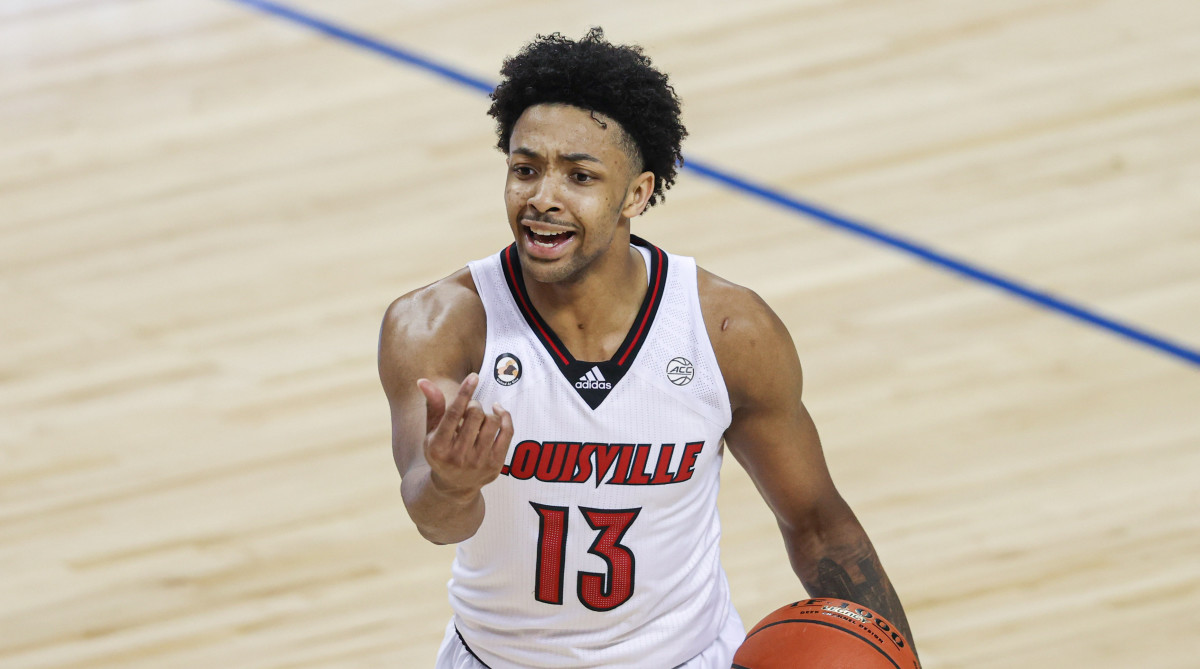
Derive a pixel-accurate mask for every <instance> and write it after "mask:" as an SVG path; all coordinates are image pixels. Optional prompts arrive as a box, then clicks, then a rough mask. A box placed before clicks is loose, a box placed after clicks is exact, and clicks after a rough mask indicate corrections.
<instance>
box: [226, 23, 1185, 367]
mask: <svg viewBox="0 0 1200 669" xmlns="http://www.w3.org/2000/svg"><path fill="white" fill-rule="evenodd" d="M228 1H229V2H234V3H237V4H241V5H245V6H248V7H251V8H254V9H257V10H259V11H262V12H264V13H266V14H270V15H272V16H276V17H279V18H282V19H285V20H288V21H291V22H293V23H297V24H300V25H303V26H306V27H308V28H311V29H313V30H315V31H317V32H319V33H322V34H325V35H327V36H329V37H332V38H334V39H338V40H341V41H343V42H347V43H349V44H353V45H355V46H357V47H360V48H362V49H365V50H367V51H371V52H374V53H377V54H379V55H381V56H384V57H387V58H391V59H392V60H396V61H400V62H402V63H406V64H408V65H411V66H413V67H416V68H419V69H422V70H425V71H426V72H430V73H432V74H436V75H438V76H440V77H442V78H444V79H448V80H450V81H453V82H455V83H457V84H460V85H462V86H466V87H467V88H470V89H472V90H475V91H478V92H480V93H484V94H488V93H491V92H492V89H493V88H494V86H495V84H493V83H491V82H488V81H486V80H484V79H480V78H478V77H474V76H471V75H469V74H467V73H465V72H462V71H461V70H458V69H456V68H454V67H452V66H450V65H446V64H443V63H439V62H437V61H435V60H433V59H431V58H427V57H425V56H422V55H420V54H418V53H416V52H414V51H411V50H409V49H405V48H403V47H400V46H396V45H394V44H389V43H387V42H384V41H383V40H381V39H377V38H374V37H371V36H369V35H366V34H364V33H362V32H358V31H355V30H350V29H348V28H343V27H341V26H339V25H337V24H335V23H333V22H331V21H328V20H325V19H322V18H319V17H317V16H315V15H313V14H309V13H306V12H301V11H298V10H296V9H292V8H291V7H288V6H286V5H282V4H279V3H276V2H270V1H269V0H228ZM683 170H684V171H685V172H693V173H695V174H697V175H698V176H701V177H704V178H706V179H709V180H710V181H714V182H716V183H718V184H721V185H723V186H725V187H727V188H730V189H732V190H735V191H739V192H741V193H743V194H745V195H749V196H752V197H754V198H756V199H758V200H761V201H764V202H767V203H769V204H773V205H775V206H778V207H782V208H783V209H786V210H789V211H792V212H795V213H798V214H801V215H803V216H805V217H808V218H811V219H814V220H816V221H819V222H821V223H824V224H826V225H828V226H831V227H834V228H837V229H839V230H842V231H844V232H848V233H851V234H854V235H857V236H859V237H862V238H864V239H868V240H871V241H873V242H876V243H878V244H882V245H884V246H887V247H890V248H892V249H895V250H897V251H901V252H904V253H906V254H908V255H911V256H914V257H916V258H918V259H919V260H922V261H924V262H927V263H929V264H932V265H934V266H936V267H938V268H939V269H942V270H945V271H948V272H950V273H952V274H957V275H959V276H961V277H964V278H967V279H970V280H973V281H976V282H979V283H982V284H984V285H987V286H991V287H992V288H994V289H997V290H1000V291H1002V292H1005V293H1008V294H1010V295H1012V296H1014V297H1017V298H1020V299H1022V300H1025V301H1026V302H1030V303H1032V304H1034V305H1036V306H1039V307H1042V308H1044V309H1047V310H1050V311H1054V312H1058V313H1060V314H1062V315H1064V316H1068V317H1070V318H1073V319H1075V320H1078V321H1081V322H1083V323H1086V324H1088V325H1092V326H1094V327H1097V328H1100V329H1102V330H1107V331H1108V332H1110V333H1112V334H1115V335H1118V336H1120V337H1124V338H1126V339H1128V340H1130V341H1133V342H1135V343H1138V344H1142V345H1145V346H1148V347H1150V348H1153V349H1155V350H1157V351H1159V352H1161V353H1165V354H1167V355H1170V356H1173V357H1176V358H1179V359H1180V360H1183V361H1184V362H1188V363H1191V364H1193V365H1195V366H1197V367H1200V350H1197V349H1192V348H1189V347H1188V346H1186V345H1184V344H1181V343H1176V342H1174V341H1171V340H1170V339H1167V338H1166V337H1163V336H1160V335H1156V334H1153V333H1151V332H1149V331H1147V330H1144V329H1142V328H1139V327H1136V326H1133V325H1129V324H1126V323H1122V322H1120V321H1118V320H1116V319H1113V318H1110V317H1108V316H1104V315H1103V314H1100V313H1099V312H1097V311H1096V310H1094V309H1090V308H1088V307H1085V306H1083V305H1082V304H1078V303H1075V302H1071V301H1069V300H1066V299H1064V298H1061V297H1057V296H1055V295H1053V294H1051V293H1049V292H1047V291H1044V290H1039V289H1037V288H1034V287H1032V286H1030V285H1027V284H1024V283H1022V282H1020V281H1017V280H1016V279H1012V278H1009V277H1005V276H1003V275H1001V274H999V273H997V272H994V271H991V270H987V269H984V268H982V267H980V266H977V265H973V264H971V263H968V262H966V261H963V260H959V259H957V258H955V257H953V256H951V255H949V254H946V253H942V252H940V251H937V250H935V249H933V248H932V247H929V246H926V245H923V244H919V243H917V242H915V241H912V240H909V239H905V238H904V237H901V236H899V235H895V234H892V233H889V232H886V231H884V230H882V229H880V228H878V227H876V226H873V225H869V224H867V223H865V222H863V221H858V220H854V219H852V218H849V217H846V216H842V215H840V214H837V213H835V212H833V211H831V210H829V209H826V208H824V207H821V206H818V205H816V204H813V203H811V202H806V201H804V200H802V199H800V198H798V197H795V196H792V195H789V194H787V193H785V192H783V191H781V190H777V189H774V188H771V187H770V186H766V185H762V184H759V183H756V182H754V181H751V180H750V179H748V178H745V177H741V176H738V175H736V174H734V173H732V172H730V171H728V170H724V169H721V168H719V167H717V166H715V165H713V164H711V163H708V162H705V161H700V160H696V159H695V158H692V157H691V156H687V157H685V162H684V165H683Z"/></svg>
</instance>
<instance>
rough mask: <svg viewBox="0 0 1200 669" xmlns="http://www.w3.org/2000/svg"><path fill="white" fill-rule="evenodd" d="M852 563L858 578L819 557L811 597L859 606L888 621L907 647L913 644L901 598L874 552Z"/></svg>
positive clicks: (841, 566) (837, 564)
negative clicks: (832, 599)
mask: <svg viewBox="0 0 1200 669" xmlns="http://www.w3.org/2000/svg"><path fill="white" fill-rule="evenodd" d="M847 562H849V560H847ZM852 564H853V565H854V567H855V571H857V572H858V573H859V574H861V577H860V578H857V579H856V578H854V577H852V576H851V575H850V572H849V571H848V570H847V569H846V567H845V566H844V565H842V564H840V563H838V562H837V561H835V560H834V559H833V558H830V557H823V558H821V560H820V561H819V562H818V563H817V580H816V582H815V583H813V584H812V585H813V587H812V588H811V589H810V590H811V592H812V595H813V596H814V597H829V598H842V599H846V600H848V601H851V602H854V603H856V604H862V605H863V606H866V607H867V608H869V609H872V610H874V611H876V612H877V613H879V614H880V615H881V616H883V617H884V618H887V619H888V620H889V621H891V622H892V623H893V624H894V625H895V626H896V628H897V629H898V630H899V631H900V633H901V634H903V635H904V638H906V639H908V642H909V644H912V631H911V630H909V627H908V619H907V618H906V617H905V616H904V609H903V608H902V607H901V606H900V598H899V597H898V596H897V595H896V590H895V588H893V587H892V582H891V581H889V580H888V577H887V575H886V574H884V573H883V567H882V566H881V565H880V564H879V558H877V557H876V556H875V552H874V551H873V550H872V551H870V553H869V554H868V555H865V556H863V557H861V558H860V559H859V560H858V561H857V563H852ZM913 647H914V648H915V647H916V646H915V645H914V646H913Z"/></svg>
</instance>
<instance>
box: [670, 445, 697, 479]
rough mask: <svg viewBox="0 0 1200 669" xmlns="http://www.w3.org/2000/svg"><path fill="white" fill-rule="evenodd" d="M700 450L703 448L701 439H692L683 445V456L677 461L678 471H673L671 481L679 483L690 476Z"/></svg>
mask: <svg viewBox="0 0 1200 669" xmlns="http://www.w3.org/2000/svg"><path fill="white" fill-rule="evenodd" d="M702 450H704V442H703V441H693V442H691V443H689V444H687V445H686V446H684V447H683V458H682V459H680V461H679V471H678V472H676V473H675V479H674V480H672V481H671V483H679V482H680V481H686V480H688V479H690V478H692V473H693V471H694V470H695V469H696V458H698V457H700V451H702Z"/></svg>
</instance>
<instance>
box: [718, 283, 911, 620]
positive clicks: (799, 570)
mask: <svg viewBox="0 0 1200 669" xmlns="http://www.w3.org/2000/svg"><path fill="white" fill-rule="evenodd" d="M700 296H701V305H702V308H703V311H704V316H705V323H706V326H707V329H708V333H709V338H710V339H711V340H712V342H713V347H714V349H715V350H716V353H717V359H718V362H719V364H720V367H721V373H722V375H723V376H724V377H725V383H726V386H727V387H728V389H729V394H730V401H731V403H732V405H733V422H732V423H731V424H730V427H729V429H728V431H727V432H726V434H725V441H726V444H727V445H728V447H729V451H730V453H732V454H733V456H734V458H736V459H737V461H738V462H739V463H740V464H741V465H742V466H743V467H744V468H745V469H746V471H747V472H748V473H749V475H750V478H751V480H753V481H754V485H755V486H756V487H757V488H758V490H759V492H760V493H761V494H762V496H763V499H765V500H766V502H767V505H768V506H769V507H770V508H771V511H772V512H774V514H775V518H776V521H777V522H778V524H779V529H780V531H781V532H782V533H783V540H784V544H785V546H786V547H787V552H788V558H789V559H790V561H791V564H792V570H793V571H794V572H795V573H796V575H797V576H798V577H799V578H800V582H801V583H802V584H803V585H804V588H805V589H806V590H807V591H808V593H809V594H810V595H811V596H813V597H828V598H831V599H846V600H848V601H851V602H856V603H858V604H862V605H864V606H867V607H869V608H871V609H873V610H875V611H877V612H879V613H880V614H881V615H883V617H885V618H887V619H888V620H890V621H892V622H893V623H894V624H895V625H896V626H897V627H898V628H899V629H900V631H901V632H902V633H903V634H904V636H905V637H906V638H907V639H908V640H909V643H910V644H911V643H912V633H911V631H910V630H909V626H908V620H907V618H906V617H905V615H904V609H903V607H902V606H901V604H900V599H899V597H897V596H896V591H895V590H894V589H893V588H892V584H891V582H890V581H889V580H888V577H887V574H886V573H884V570H883V566H882V565H881V564H880V562H879V557H878V555H876V553H875V548H874V547H873V546H872V545H871V540H870V539H868V538H867V534H866V532H864V531H863V528H862V525H860V524H859V522H858V519H857V518H855V516H854V512H853V511H851V510H850V507H849V506H848V505H847V504H846V502H845V501H844V500H843V499H842V497H841V495H840V494H838V491H837V488H836V487H835V486H834V484H833V480H832V479H831V478H830V475H829V470H828V468H827V466H826V464H825V456H824V454H823V453H822V451H821V443H820V440H819V439H818V437H817V430H816V427H815V426H814V425H813V421H812V418H811V417H810V416H809V414H808V410H807V409H806V408H805V407H804V404H803V403H802V402H801V399H800V396H801V390H802V387H803V378H802V373H801V369H800V360H799V359H798V358H797V356H796V349H795V346H794V345H793V343H792V339H791V336H790V335H789V334H788V332H787V329H786V328H785V327H784V325H783V323H782V322H781V321H780V320H779V318H778V317H777V316H776V315H775V314H774V312H772V311H771V309H770V308H769V307H768V306H767V305H766V304H765V303H764V302H763V301H762V300H761V299H759V297H758V296H757V295H755V294H754V293H752V292H751V291H749V290H747V289H745V288H741V287H739V286H736V285H734V284H731V283H728V282H725V281H723V280H721V279H719V278H717V277H715V276H713V275H712V274H709V273H707V272H704V271H701V277H700Z"/></svg>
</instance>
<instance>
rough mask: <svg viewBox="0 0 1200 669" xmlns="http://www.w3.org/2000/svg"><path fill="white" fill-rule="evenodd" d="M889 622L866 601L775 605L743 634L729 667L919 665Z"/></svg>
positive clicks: (908, 668)
mask: <svg viewBox="0 0 1200 669" xmlns="http://www.w3.org/2000/svg"><path fill="white" fill-rule="evenodd" d="M920 666H921V665H920V664H919V663H918V662H917V657H916V655H914V654H913V651H912V648H911V647H909V645H908V641H906V640H905V639H904V636H903V635H902V634H900V632H898V631H896V628H895V626H894V625H892V624H891V623H889V622H888V621H887V620H885V619H884V618H883V617H882V616H880V615H879V614H878V613H875V612H874V611H872V610H871V609H868V608H867V607H865V606H860V605H858V604H855V603H853V602H846V601H842V600H839V599H806V600H803V601H800V602H796V603H794V604H788V605H787V606H785V607H783V608H780V609H776V610H775V611H774V612H773V613H771V614H770V615H768V616H767V617H766V618H763V619H762V620H761V621H759V623H758V624H757V625H755V626H754V628H753V629H751V630H750V632H749V633H748V634H747V635H746V640H745V641H743V642H742V645H741V647H740V648H738V651H737V653H736V654H735V655H734V656H733V669H809V668H811V669H817V668H818V667H819V668H820V669H919V667H920Z"/></svg>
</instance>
